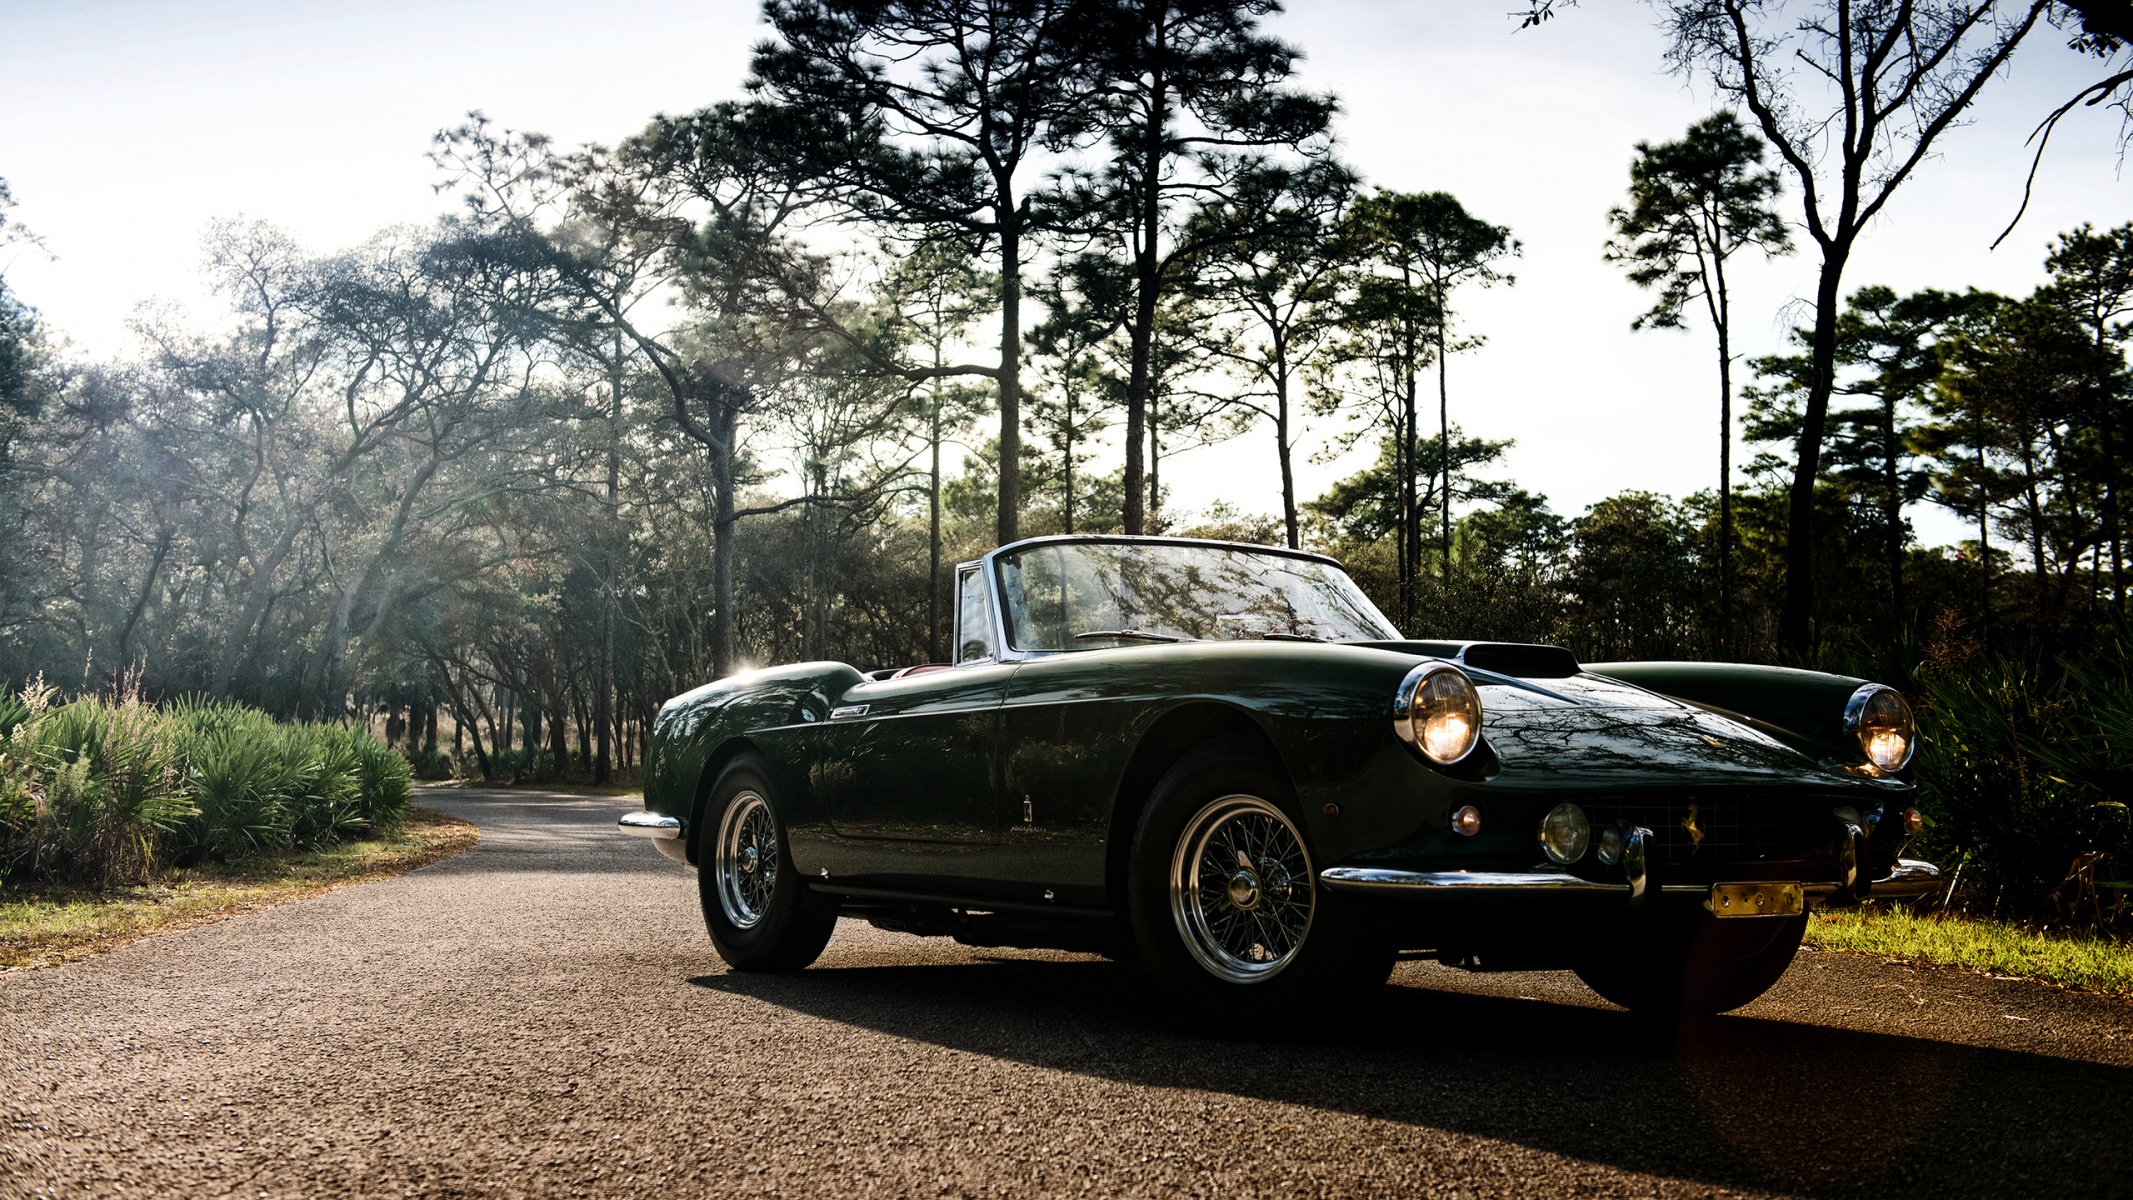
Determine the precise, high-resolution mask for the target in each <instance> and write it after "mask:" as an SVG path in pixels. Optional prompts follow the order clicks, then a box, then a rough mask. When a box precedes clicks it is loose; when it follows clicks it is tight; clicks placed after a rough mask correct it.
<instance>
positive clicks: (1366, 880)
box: [1318, 858, 1940, 900]
mask: <svg viewBox="0 0 2133 1200" xmlns="http://www.w3.org/2000/svg"><path fill="white" fill-rule="evenodd" d="M1318 878H1319V880H1320V881H1321V882H1323V883H1324V884H1325V885H1326V886H1327V887H1329V888H1333V889H1335V890H1337V891H1344V892H1372V893H1376V894H1378V895H1406V896H1419V895H1428V894H1438V895H1447V894H1465V893H1489V892H1500V893H1526V894H1544V893H1582V894H1584V895H1588V896H1619V897H1621V898H1622V899H1624V900H1628V899H1631V898H1633V897H1635V896H1637V895H1638V894H1640V893H1642V892H1643V891H1645V890H1646V889H1645V887H1644V886H1643V880H1642V879H1638V880H1637V881H1635V882H1616V883H1607V882H1602V881H1598V880H1591V879H1580V878H1578V877H1577V876H1575V875H1572V874H1571V873H1570V872H1568V871H1561V870H1554V869H1547V870H1532V871H1407V870H1400V869H1397V868H1391V867H1328V868H1326V869H1325V870H1323V871H1320V872H1319V873H1318ZM1939 880H1940V868H1939V867H1936V866H1934V865H1933V864H1932V863H1929V862H1921V861H1920V860H1918V859H1915V858H1900V859H1897V860H1896V869H1895V870H1893V871H1891V872H1889V874H1888V875H1886V876H1884V877H1883V878H1880V879H1876V880H1874V882H1873V886H1872V887H1871V888H1870V889H1869V890H1868V892H1867V895H1868V896H1869V897H1880V898H1886V899H1907V898H1909V897H1912V896H1921V895H1924V894H1925V893H1927V892H1929V891H1932V890H1933V886H1934V885H1935V884H1936V883H1938V882H1939ZM1711 886H1712V885H1710V884H1708V883H1669V884H1661V885H1660V886H1659V888H1658V890H1659V891H1660V892H1662V893H1664V894H1667V895H1677V894H1678V895H1689V894H1708V893H1709V892H1710V890H1711ZM1802 889H1803V890H1804V891H1805V892H1806V893H1807V895H1808V897H1809V898H1810V899H1813V900H1827V899H1828V898H1829V897H1831V896H1832V895H1834V894H1835V893H1836V892H1837V890H1838V888H1837V885H1836V884H1833V883H1809V884H1803V885H1802Z"/></svg>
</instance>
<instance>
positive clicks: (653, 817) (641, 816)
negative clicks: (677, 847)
mask: <svg viewBox="0 0 2133 1200" xmlns="http://www.w3.org/2000/svg"><path fill="white" fill-rule="evenodd" d="M615 825H616V827H617V828H619V829H621V830H622V832H624V833H633V834H636V835H637V836H638V837H644V838H657V839H658V840H660V841H662V842H670V841H673V840H674V839H675V838H678V837H680V836H681V830H682V820H681V818H680V817H670V816H667V815H666V814H664V813H655V812H633V813H623V814H622V816H621V817H620V818H619V819H617V820H616V821H615Z"/></svg>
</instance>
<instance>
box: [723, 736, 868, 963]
mask: <svg viewBox="0 0 2133 1200" xmlns="http://www.w3.org/2000/svg"><path fill="white" fill-rule="evenodd" d="M701 829H702V832H700V833H699V834H698V835H697V836H698V838H699V841H698V843H697V851H696V885H697V895H698V898H699V899H700V900H701V901H702V903H703V910H704V925H705V927H706V928H708V929H709V930H710V931H711V944H712V945H713V946H714V947H716V948H717V950H718V956H719V957H720V958H722V959H725V960H726V962H727V964H728V965H730V966H732V967H733V968H734V969H735V970H739V971H797V970H800V969H801V968H803V967H805V966H807V965H808V964H809V963H811V962H813V961H815V959H816V957H817V956H819V955H820V954H821V953H822V948H823V947H824V946H827V945H828V944H829V939H830V934H831V932H832V931H834V930H835V929H836V926H837V901H836V900H835V899H834V898H833V897H829V896H824V895H822V894H820V893H818V892H815V891H813V890H811V889H810V888H809V887H808V886H807V884H806V882H805V881H804V880H802V879H801V878H800V874H799V872H798V871H796V870H794V869H793V865H792V855H791V854H790V853H789V852H788V851H787V850H786V848H785V825H784V822H783V821H781V820H780V819H779V817H778V812H777V808H776V806H775V802H774V795H773V793H772V791H771V788H770V783H769V776H768V772H767V771H765V770H764V768H763V764H762V763H761V762H760V761H758V760H757V759H754V758H752V757H743V758H738V759H735V760H734V761H733V762H732V763H731V764H730V765H728V766H727V767H726V769H725V770H724V771H723V772H721V773H720V774H719V777H718V781H717V782H716V783H714V784H712V785H711V795H710V796H709V797H708V798H707V799H706V800H705V802H704V820H703V823H702V826H701Z"/></svg>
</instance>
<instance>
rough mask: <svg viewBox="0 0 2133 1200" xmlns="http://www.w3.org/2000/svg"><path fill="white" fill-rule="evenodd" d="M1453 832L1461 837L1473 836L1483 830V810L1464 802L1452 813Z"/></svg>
mask: <svg viewBox="0 0 2133 1200" xmlns="http://www.w3.org/2000/svg"><path fill="white" fill-rule="evenodd" d="M1452 832H1453V833H1456V834H1458V835H1460V836H1461V837H1473V836H1474V835H1475V834H1477V833H1480V832H1481V810H1480V809H1478V808H1475V807H1474V806H1473V805H1471V804H1462V805H1460V806H1459V811H1457V812H1455V813H1453V814H1452Z"/></svg>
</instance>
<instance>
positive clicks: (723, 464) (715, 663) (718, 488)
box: [711, 398, 740, 679]
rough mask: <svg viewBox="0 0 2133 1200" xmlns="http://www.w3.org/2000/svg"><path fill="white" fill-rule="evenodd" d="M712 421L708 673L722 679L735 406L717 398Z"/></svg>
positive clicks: (727, 634) (730, 647)
mask: <svg viewBox="0 0 2133 1200" xmlns="http://www.w3.org/2000/svg"><path fill="white" fill-rule="evenodd" d="M713 421H714V423H715V424H714V432H715V433H716V440H715V441H714V443H713V444H712V446H711V496H712V503H713V505H714V506H715V511H714V512H713V513H712V517H711V606H712V608H711V674H712V677H713V678H716V679H723V678H725V677H726V676H727V675H730V674H732V673H733V668H734V659H735V657H736V656H737V654H738V650H737V647H736V638H735V629H734V615H735V614H734V611H733V556H734V550H735V544H736V539H735V537H734V525H735V522H736V518H735V517H734V515H733V509H734V494H733V493H734V488H735V486H736V485H735V480H734V471H735V466H736V464H735V461H734V456H735V452H736V451H735V447H734V444H733V442H734V437H735V435H736V434H737V433H738V431H739V428H740V409H739V406H738V405H737V404H735V403H733V402H732V401H730V400H728V399H723V398H722V399H721V400H720V402H719V405H718V412H717V415H716V416H715V417H713Z"/></svg>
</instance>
